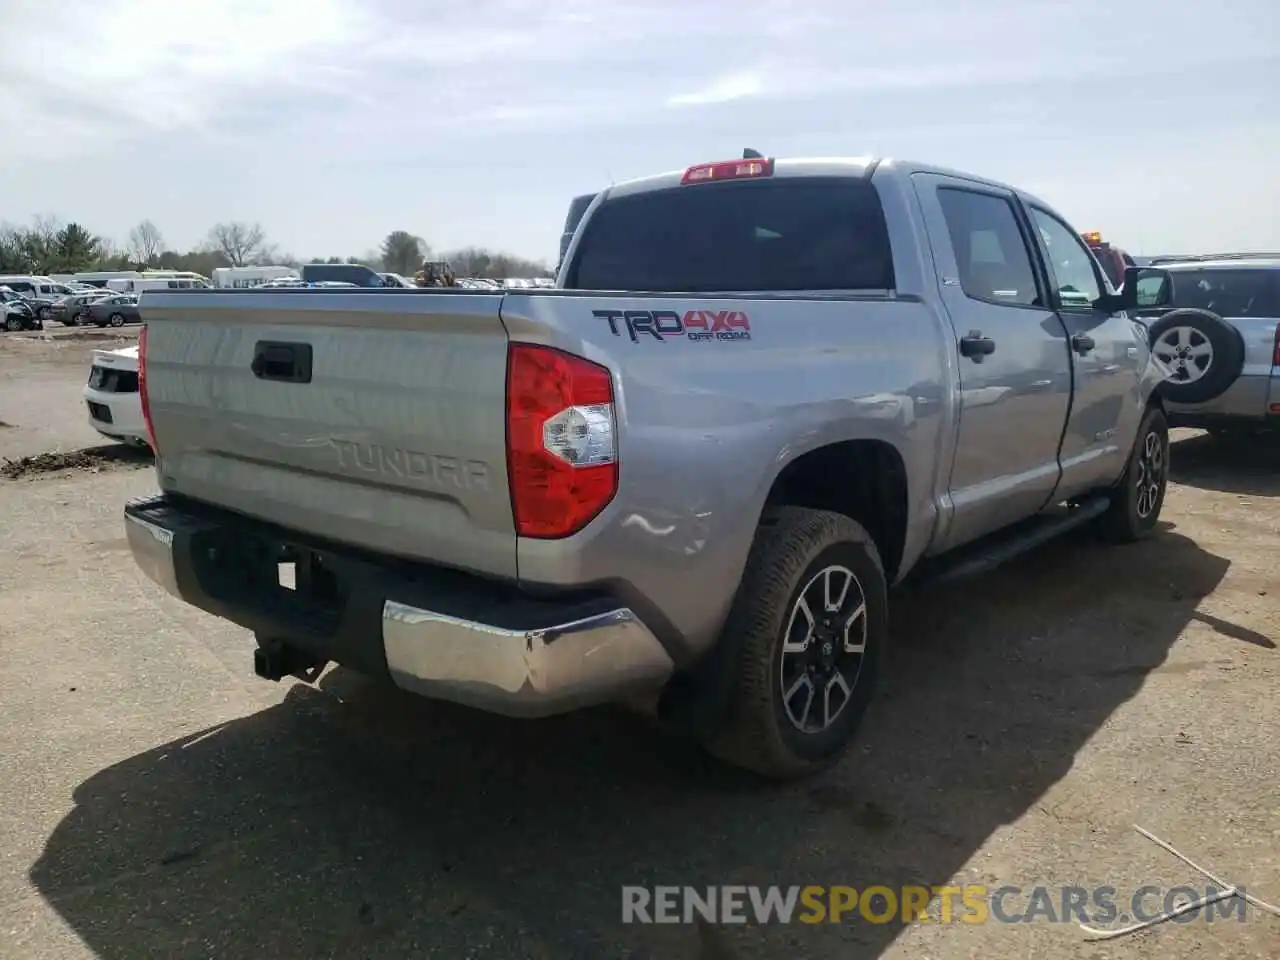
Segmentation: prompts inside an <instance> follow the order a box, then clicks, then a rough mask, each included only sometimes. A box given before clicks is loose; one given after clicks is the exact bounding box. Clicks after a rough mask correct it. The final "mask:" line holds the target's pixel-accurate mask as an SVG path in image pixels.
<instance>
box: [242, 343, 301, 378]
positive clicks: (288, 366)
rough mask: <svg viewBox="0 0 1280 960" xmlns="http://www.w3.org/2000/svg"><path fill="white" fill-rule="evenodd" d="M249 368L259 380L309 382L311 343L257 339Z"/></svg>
mask: <svg viewBox="0 0 1280 960" xmlns="http://www.w3.org/2000/svg"><path fill="white" fill-rule="evenodd" d="M249 369H250V370H252V371H253V375H254V376H255V377H257V378H258V379H259V380H279V381H281V382H282V383H310V382H311V344H309V343H281V342H279V341H277V340H259V341H258V342H257V343H256V344H254V346H253V363H251V364H250V365H249Z"/></svg>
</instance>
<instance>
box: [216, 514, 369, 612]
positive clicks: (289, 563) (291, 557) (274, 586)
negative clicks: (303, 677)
mask: <svg viewBox="0 0 1280 960" xmlns="http://www.w3.org/2000/svg"><path fill="white" fill-rule="evenodd" d="M192 546H193V548H194V549H193V551H192V552H193V560H194V564H195V568H196V570H195V572H196V576H197V577H198V578H199V580H200V584H201V586H202V587H203V588H204V590H205V592H206V593H208V594H209V596H210V597H212V598H214V599H216V600H220V601H222V602H224V603H227V604H232V605H235V606H237V607H242V608H250V609H253V610H256V611H258V612H259V613H262V614H264V615H266V616H269V617H271V618H272V619H278V620H280V621H281V622H287V623H290V624H296V625H298V626H302V627H303V628H304V629H306V630H307V631H308V632H311V633H315V634H318V635H321V636H328V635H331V634H332V633H333V632H334V631H335V630H336V629H337V627H338V625H339V623H340V622H341V620H342V614H343V610H344V608H345V606H346V601H347V597H348V595H349V589H348V584H347V583H346V582H345V580H346V578H345V577H344V576H343V575H342V571H341V564H339V563H338V562H336V561H335V558H333V557H331V556H329V555H328V554H326V553H325V552H324V551H320V550H315V549H312V548H310V547H307V546H304V545H302V544H297V543H290V542H288V541H285V540H276V539H273V538H269V537H263V536H246V535H244V533H243V532H242V531H241V532H239V533H238V534H237V535H235V536H228V535H226V534H221V535H220V534H218V533H210V534H203V535H200V536H198V537H197V542H196V543H193V545H192Z"/></svg>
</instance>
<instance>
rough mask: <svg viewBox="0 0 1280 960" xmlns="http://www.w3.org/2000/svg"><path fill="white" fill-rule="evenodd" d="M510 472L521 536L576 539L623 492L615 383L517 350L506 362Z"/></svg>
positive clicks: (596, 372)
mask: <svg viewBox="0 0 1280 960" xmlns="http://www.w3.org/2000/svg"><path fill="white" fill-rule="evenodd" d="M507 469H508V472H509V476H510V484H511V509H512V511H513V513H514V514H515V523H516V533H517V534H519V535H520V536H522V537H538V538H541V539H556V538H559V537H567V536H570V535H571V534H574V533H577V532H578V531H579V530H581V529H582V528H583V527H585V526H586V525H587V524H588V523H590V522H591V520H592V518H594V517H595V516H596V515H597V514H598V513H599V512H600V511H601V510H603V509H604V508H605V507H606V506H608V504H609V501H610V500H612V499H613V496H614V494H615V493H617V492H618V455H617V448H616V445H615V436H614V416H613V379H612V378H611V377H610V375H609V371H608V370H607V369H605V368H604V367H602V366H600V365H599V364H596V363H592V362H591V361H589V360H584V359H582V358H581V357H575V356H573V355H571V354H568V353H564V352H562V351H560V350H554V349H552V348H551V347H541V346H535V345H533V344H524V343H516V344H512V345H511V349H510V353H509V356H508V358H507Z"/></svg>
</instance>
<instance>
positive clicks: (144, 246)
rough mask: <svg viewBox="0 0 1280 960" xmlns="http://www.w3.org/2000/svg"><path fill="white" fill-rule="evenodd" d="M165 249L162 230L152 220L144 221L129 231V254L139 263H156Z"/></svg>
mask: <svg viewBox="0 0 1280 960" xmlns="http://www.w3.org/2000/svg"><path fill="white" fill-rule="evenodd" d="M163 249H164V237H162V236H161V235H160V228H159V227H157V226H156V225H155V224H154V223H152V222H151V221H150V220H143V221H142V222H141V223H140V224H138V225H137V226H136V227H134V228H133V229H132V230H130V231H129V252H130V253H131V254H132V255H133V259H134V260H135V261H137V262H138V263H141V264H143V265H150V264H152V263H155V261H156V258H157V257H159V256H160V251H161V250H163Z"/></svg>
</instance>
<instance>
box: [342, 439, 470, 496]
mask: <svg viewBox="0 0 1280 960" xmlns="http://www.w3.org/2000/svg"><path fill="white" fill-rule="evenodd" d="M329 443H330V445H331V446H332V447H333V448H334V449H335V450H336V451H337V452H338V467H339V468H340V469H341V470H343V471H345V472H347V473H373V474H382V475H384V476H388V477H401V478H403V479H405V480H416V481H418V482H419V483H423V484H427V485H429V486H434V487H456V488H459V489H464V490H465V489H478V490H488V489H489V465H488V464H487V463H485V462H484V461H482V460H461V459H459V458H458V457H449V456H442V455H441V454H437V453H424V452H422V451H420V450H402V449H400V448H399V447H384V446H382V445H380V444H376V443H356V442H355V441H354V440H343V439H341V438H339V437H331V438H330V439H329Z"/></svg>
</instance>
